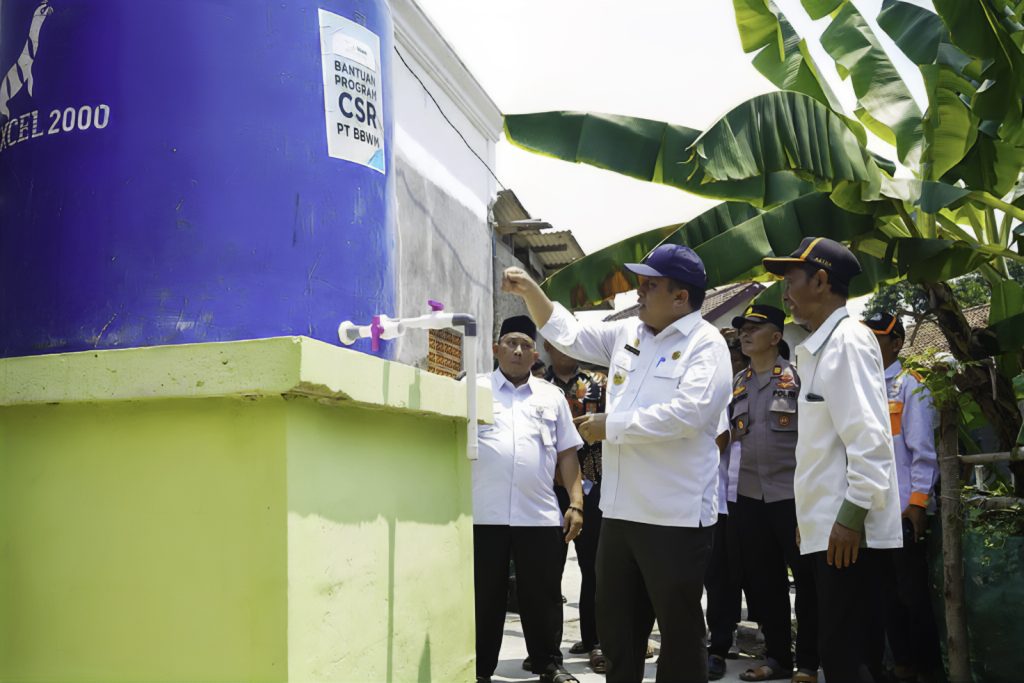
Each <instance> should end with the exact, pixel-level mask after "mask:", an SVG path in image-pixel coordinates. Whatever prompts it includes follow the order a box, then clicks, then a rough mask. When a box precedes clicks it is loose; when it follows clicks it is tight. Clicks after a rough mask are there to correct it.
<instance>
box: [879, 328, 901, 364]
mask: <svg viewBox="0 0 1024 683" xmlns="http://www.w3.org/2000/svg"><path fill="white" fill-rule="evenodd" d="M875 339H877V340H878V348H879V350H880V351H881V352H882V362H883V363H884V364H885V367H889V366H890V365H892V364H893V363H895V362H896V359H897V358H899V355H900V351H901V350H903V337H901V336H900V335H898V334H895V333H891V334H876V335H875Z"/></svg>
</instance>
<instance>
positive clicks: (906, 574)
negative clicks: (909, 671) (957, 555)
mask: <svg viewBox="0 0 1024 683" xmlns="http://www.w3.org/2000/svg"><path fill="white" fill-rule="evenodd" d="M863 322H864V324H865V325H867V326H868V328H869V329H871V331H872V332H874V333H875V335H877V336H879V337H882V336H887V335H890V334H891V335H896V336H898V337H899V338H900V339H903V338H904V337H905V333H904V330H903V323H902V322H901V321H900V320H899V318H898V317H896V316H893V315H891V314H889V313H876V314H875V315H873V316H871V317H870V318H869V319H867V320H865V321H863ZM885 387H886V393H887V395H888V399H889V419H890V426H891V429H892V435H893V449H894V451H895V456H896V481H897V483H898V484H899V498H900V509H901V510H905V509H906V508H907V506H908V505H916V506H918V507H920V508H922V509H925V510H927V509H929V508H932V509H933V508H934V503H933V502H932V500H931V496H932V491H933V489H934V487H935V480H936V478H937V477H938V457H937V455H936V453H935V409H934V407H933V406H932V397H931V394H930V393H929V391H928V389H927V388H926V387H925V386H924V385H923V384H922V377H921V376H920V375H919V374H917V373H916V372H914V371H912V370H909V371H908V370H905V369H904V367H903V364H902V363H901V362H900V361H899V360H898V359H897V360H896V361H895V362H893V363H892V364H891V365H889V367H887V368H886V369H885ZM926 550H927V544H926V543H925V542H924V540H923V539H921V540H919V539H916V538H915V537H914V529H913V525H912V524H911V523H910V520H904V522H903V547H902V548H901V549H898V550H894V551H893V552H892V553H891V555H892V557H891V559H892V569H893V571H892V572H887V578H888V579H889V580H887V581H886V582H885V589H886V591H887V594H886V627H885V630H886V636H887V638H888V641H889V647H890V649H891V650H892V653H893V660H894V661H895V663H896V664H897V665H898V666H903V667H911V668H913V669H916V670H917V671H918V672H921V673H928V672H934V671H935V670H936V669H937V668H938V666H939V665H940V663H941V662H940V659H939V647H938V642H939V637H938V630H937V627H936V624H935V619H934V616H933V615H932V610H931V602H930V597H929V582H928V563H927V552H926Z"/></svg>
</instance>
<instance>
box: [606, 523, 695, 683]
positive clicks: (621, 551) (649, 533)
mask: <svg viewBox="0 0 1024 683" xmlns="http://www.w3.org/2000/svg"><path fill="white" fill-rule="evenodd" d="M713 530H714V527H713V526H712V527H698V528H692V527H670V526H657V525H653V524H640V523H638V522H627V521H624V520H620V519H608V518H607V517H606V518H605V519H604V522H603V523H602V526H601V540H600V542H599V543H598V547H597V623H598V624H600V625H601V647H602V649H603V650H604V654H605V657H606V658H607V665H608V670H607V674H606V678H607V680H608V683H639V682H640V681H641V680H642V679H643V677H644V654H645V653H646V650H647V636H648V634H650V632H651V628H652V627H653V626H654V620H655V618H657V620H658V628H659V629H660V630H661V656H660V657H659V659H658V673H657V677H656V679H655V680H657V681H658V682H659V683H689V682H690V681H707V677H708V670H707V650H706V649H705V643H704V611H703V609H702V608H701V604H700V598H701V594H702V593H703V591H704V570H705V568H706V567H707V563H708V559H709V558H710V556H711V545H712V536H713V532H714V531H713Z"/></svg>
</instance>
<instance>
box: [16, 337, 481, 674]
mask: <svg viewBox="0 0 1024 683" xmlns="http://www.w3.org/2000/svg"><path fill="white" fill-rule="evenodd" d="M307 342H310V340H302V339H298V338H287V339H276V340H259V341H255V342H233V343H230V344H209V345H192V346H191V347H190V348H186V347H173V348H172V347H166V348H164V349H131V350H125V351H111V352H97V353H84V354H61V355H58V356H49V357H40V359H35V358H33V359H3V360H0V681H8V680H12V681H14V680H17V681H54V680H60V681H242V680H244V681H287V680H290V681H301V682H302V683H307V682H310V683H312V682H315V681H388V682H389V683H390V682H399V681H420V682H423V681H438V682H442V681H443V682H444V683H448V682H449V681H472V680H473V678H474V676H473V673H474V659H473V647H474V645H473V642H474V639H473V575H472V518H471V511H472V502H471V492H470V463H469V461H468V460H466V457H465V418H464V417H461V419H460V413H459V411H460V410H462V411H464V408H465V402H464V399H463V401H462V404H461V406H459V405H458V404H456V403H455V401H454V398H453V397H455V396H456V395H459V396H463V394H462V390H463V388H462V387H460V386H459V385H458V384H456V383H455V382H451V381H450V380H445V379H442V378H438V377H433V376H427V375H425V374H422V373H419V371H415V370H412V369H409V368H405V367H403V366H396V365H394V364H389V363H386V362H384V361H380V360H378V359H373V358H369V357H366V356H362V355H360V354H354V355H353V354H351V353H350V352H345V351H343V350H340V349H334V348H332V347H330V346H329V345H326V344H320V343H316V344H312V343H307ZM147 352H150V353H147ZM355 356H358V358H355ZM367 359H368V360H367ZM225 360H226V361H227V362H226V363H225V362H224V361H225ZM171 361H173V362H171ZM350 366H351V367H350ZM232 367H234V368H237V369H236V370H234V371H231V370H230V368H232ZM261 368H265V369H266V374H265V378H266V383H264V384H261V383H260V378H261V377H263V376H264V375H263V374H262V373H261ZM347 368H349V369H351V372H347ZM115 375H116V376H117V378H118V379H116V380H113V379H111V377H113V376H115ZM83 377H86V378H92V379H93V380H95V381H96V382H101V385H100V387H101V388H97V386H94V385H93V384H92V383H91V381H86V380H83V379H82V378H83ZM204 377H205V378H206V379H203V378H204ZM100 378H103V379H102V380H101V379H100ZM25 382H29V383H31V386H28V385H26V384H25ZM62 382H63V383H62ZM102 382H106V384H102ZM200 383H201V384H200ZM374 383H376V386H374ZM207 392H210V393H207ZM481 394H485V395H484V396H483V397H482V399H481V400H482V401H488V402H489V395H486V392H481ZM243 397H244V398H243ZM139 399H144V400H139ZM44 401H55V403H54V404H52V405H51V404H48V403H44ZM435 408H436V410H435ZM487 414H489V413H487ZM463 415H464V412H463Z"/></svg>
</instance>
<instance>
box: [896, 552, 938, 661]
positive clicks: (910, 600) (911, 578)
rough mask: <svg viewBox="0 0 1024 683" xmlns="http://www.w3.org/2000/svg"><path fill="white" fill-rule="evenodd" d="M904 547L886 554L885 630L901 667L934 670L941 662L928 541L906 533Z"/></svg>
mask: <svg viewBox="0 0 1024 683" xmlns="http://www.w3.org/2000/svg"><path fill="white" fill-rule="evenodd" d="M903 542H904V546H903V547H902V548H898V549H896V550H891V551H889V552H887V553H886V554H887V555H888V556H889V560H890V561H891V565H890V567H891V571H886V572H883V573H884V574H885V575H886V576H885V577H884V580H885V590H886V597H885V610H886V614H885V633H886V636H887V638H888V640H889V649H890V650H892V656H893V660H894V661H895V663H896V665H897V666H905V667H912V668H913V669H914V670H915V671H917V672H919V673H933V672H935V671H936V670H937V669H938V668H939V667H940V666H941V665H942V662H941V659H940V654H939V634H938V629H937V628H936V625H935V615H934V614H933V613H932V604H931V598H930V595H929V590H928V557H927V544H926V543H925V542H924V541H918V542H915V541H914V540H913V536H912V535H910V537H909V538H908V537H907V535H904V539H903Z"/></svg>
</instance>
